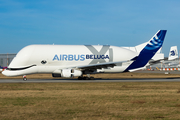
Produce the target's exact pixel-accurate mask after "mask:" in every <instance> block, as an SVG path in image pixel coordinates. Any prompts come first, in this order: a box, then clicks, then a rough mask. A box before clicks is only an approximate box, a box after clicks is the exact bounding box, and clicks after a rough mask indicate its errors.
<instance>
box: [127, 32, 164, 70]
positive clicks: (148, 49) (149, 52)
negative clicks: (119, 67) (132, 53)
mask: <svg viewBox="0 0 180 120" xmlns="http://www.w3.org/2000/svg"><path fill="white" fill-rule="evenodd" d="M166 32H167V30H159V31H158V32H157V33H156V34H155V35H154V36H153V37H152V38H151V39H150V40H149V41H148V43H147V45H146V46H145V47H144V48H143V49H142V50H141V52H140V53H139V55H138V56H137V58H136V60H135V61H134V62H133V63H131V65H130V66H129V67H127V69H126V70H125V71H124V72H127V71H130V70H133V69H137V68H141V67H144V66H145V65H146V64H147V63H148V61H149V60H150V59H151V58H152V57H153V56H154V55H155V54H156V52H157V51H158V50H159V49H160V48H161V47H162V44H163V42H164V38H165V35H166Z"/></svg>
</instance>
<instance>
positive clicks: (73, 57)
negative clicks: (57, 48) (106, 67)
mask: <svg viewBox="0 0 180 120" xmlns="http://www.w3.org/2000/svg"><path fill="white" fill-rule="evenodd" d="M85 47H87V48H88V49H89V51H90V52H91V53H92V54H86V55H85V54H60V55H57V54H55V55H54V57H53V61H84V60H87V59H92V61H91V62H90V63H89V64H97V63H98V62H99V63H104V62H106V61H105V59H109V62H112V61H113V50H112V48H109V47H110V46H109V45H103V46H102V48H101V50H100V51H99V52H98V51H97V50H96V48H94V47H93V46H92V45H85ZM108 50H109V55H106V53H107V51H108Z"/></svg>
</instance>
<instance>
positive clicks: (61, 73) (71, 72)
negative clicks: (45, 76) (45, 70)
mask: <svg viewBox="0 0 180 120" xmlns="http://www.w3.org/2000/svg"><path fill="white" fill-rule="evenodd" d="M81 75H82V71H80V70H75V69H62V70H57V71H55V72H53V73H52V76H53V77H67V78H69V77H78V76H81Z"/></svg>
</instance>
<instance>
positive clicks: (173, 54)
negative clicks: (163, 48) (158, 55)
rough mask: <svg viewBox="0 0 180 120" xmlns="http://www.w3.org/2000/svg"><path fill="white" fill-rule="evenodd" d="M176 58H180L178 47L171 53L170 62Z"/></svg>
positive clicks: (173, 48) (172, 48) (172, 49)
mask: <svg viewBox="0 0 180 120" xmlns="http://www.w3.org/2000/svg"><path fill="white" fill-rule="evenodd" d="M176 58H178V50H177V46H172V47H171V49H170V52H169V57H168V60H174V59H176Z"/></svg>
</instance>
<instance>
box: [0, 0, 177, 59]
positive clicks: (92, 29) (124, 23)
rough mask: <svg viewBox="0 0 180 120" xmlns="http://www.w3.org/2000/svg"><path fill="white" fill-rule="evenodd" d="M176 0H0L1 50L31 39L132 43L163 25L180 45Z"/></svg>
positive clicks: (34, 41)
mask: <svg viewBox="0 0 180 120" xmlns="http://www.w3.org/2000/svg"><path fill="white" fill-rule="evenodd" d="M179 5H180V1H179V0H0V53H17V52H18V51H19V50H21V49H22V48H23V47H25V46H27V45H31V44H62V45H98V44H99V45H113V46H119V47H122V46H123V47H133V46H136V45H138V44H141V43H144V42H147V41H148V40H149V39H150V38H151V37H152V36H153V35H154V34H155V33H156V32H157V31H158V30H160V29H163V30H167V34H166V37H165V41H164V44H163V49H162V52H163V53H164V54H165V56H168V54H169V50H170V47H171V46H178V49H179V47H180V7H179Z"/></svg>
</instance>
